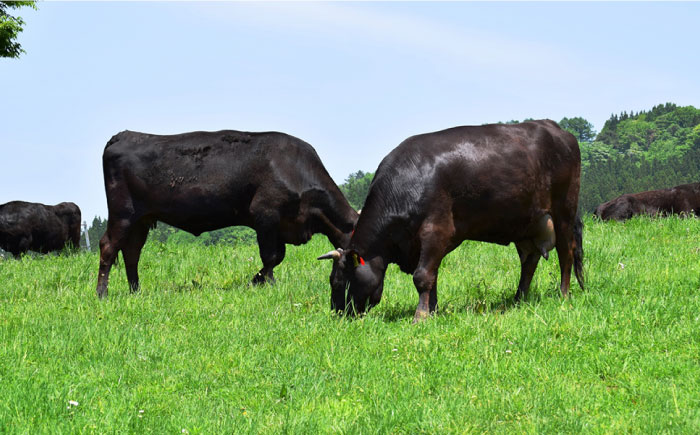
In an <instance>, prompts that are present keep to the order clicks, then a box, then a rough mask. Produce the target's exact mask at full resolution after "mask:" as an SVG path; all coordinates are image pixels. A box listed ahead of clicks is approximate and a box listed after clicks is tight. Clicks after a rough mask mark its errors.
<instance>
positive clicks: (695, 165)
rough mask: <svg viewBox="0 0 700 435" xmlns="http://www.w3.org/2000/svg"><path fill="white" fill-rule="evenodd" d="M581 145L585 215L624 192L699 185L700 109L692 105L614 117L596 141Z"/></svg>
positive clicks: (582, 205) (582, 190)
mask: <svg viewBox="0 0 700 435" xmlns="http://www.w3.org/2000/svg"><path fill="white" fill-rule="evenodd" d="M580 144H581V158H582V166H583V176H582V179H581V196H580V201H579V203H580V208H581V210H583V211H585V212H591V211H593V210H594V209H595V207H596V206H597V205H598V204H600V203H602V202H605V201H608V200H610V199H612V198H614V197H616V196H618V195H621V194H623V193H629V192H640V191H644V190H651V189H662V188H666V187H673V186H675V185H678V184H683V183H692V182H700V110H698V109H696V108H695V107H693V106H686V107H679V106H676V105H675V104H672V103H666V104H660V105H658V106H655V107H654V108H652V109H651V110H649V111H643V112H640V113H636V114H635V113H629V114H628V113H627V112H623V113H621V114H620V115H612V116H611V117H610V119H608V120H607V121H606V122H605V125H604V126H603V128H602V129H601V131H600V133H598V135H597V136H596V137H595V140H594V141H593V142H581V143H580Z"/></svg>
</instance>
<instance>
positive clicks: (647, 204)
mask: <svg viewBox="0 0 700 435" xmlns="http://www.w3.org/2000/svg"><path fill="white" fill-rule="evenodd" d="M696 210H700V183H692V184H681V185H680V186H676V187H671V188H669V189H660V190H649V191H646V192H640V193H626V194H624V195H620V196H618V197H617V198H615V199H613V200H610V201H608V202H605V203H603V204H600V205H599V206H598V207H597V208H596V209H595V213H594V214H595V215H596V216H598V217H599V218H601V219H603V220H611V219H613V220H617V221H624V220H627V219H629V218H631V217H632V216H634V215H638V214H648V215H652V216H654V215H665V214H674V213H688V214H694V215H696V214H697V212H696Z"/></svg>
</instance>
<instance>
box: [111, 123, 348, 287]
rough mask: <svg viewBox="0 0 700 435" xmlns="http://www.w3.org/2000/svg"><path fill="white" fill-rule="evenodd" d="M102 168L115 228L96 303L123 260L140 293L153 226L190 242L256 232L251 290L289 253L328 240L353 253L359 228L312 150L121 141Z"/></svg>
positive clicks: (247, 141) (265, 138) (149, 138)
mask: <svg viewBox="0 0 700 435" xmlns="http://www.w3.org/2000/svg"><path fill="white" fill-rule="evenodd" d="M102 166H103V170H104V179H105V190H106V192H107V206H108V210H109V218H108V222H107V231H106V232H105V234H104V236H103V237H102V239H101V240H100V269H99V276H98V279H97V295H98V296H100V297H104V296H106V295H107V285H108V280H109V270H110V267H111V266H112V264H113V263H114V260H115V258H116V256H117V254H118V253H119V251H122V255H123V256H124V266H125V268H126V276H127V279H128V281H129V285H130V286H131V290H132V291H136V290H138V288H139V278H138V270H137V269H138V262H139V257H140V255H141V249H142V248H143V245H144V243H145V242H146V236H147V235H148V231H149V228H151V227H152V226H153V225H155V223H156V221H162V222H165V223H167V224H170V225H173V226H175V227H177V228H180V229H183V230H185V231H188V232H190V233H192V234H194V235H199V234H201V233H203V232H205V231H211V230H216V229H219V228H223V227H228V226H232V225H245V226H248V227H251V228H253V229H254V230H255V231H256V232H257V239H258V247H259V249H260V258H261V259H262V264H263V267H262V269H261V270H260V271H259V272H258V273H257V274H255V276H254V277H253V283H254V284H260V283H264V282H273V281H274V276H273V269H274V267H275V266H277V265H278V264H280V263H281V262H282V259H283V258H284V254H285V244H287V243H290V244H294V245H300V244H303V243H306V242H307V241H309V240H310V239H311V236H312V235H313V234H314V233H322V234H324V235H326V236H327V237H328V239H329V240H330V242H331V243H332V244H333V246H335V247H341V246H347V243H348V241H349V240H350V233H351V232H352V229H353V226H354V224H355V222H356V221H357V212H355V210H353V209H352V207H351V206H350V204H348V202H347V200H346V199H345V197H344V196H343V194H342V193H341V192H340V189H338V186H336V184H335V183H334V182H333V179H331V177H330V175H328V172H327V171H326V168H325V167H324V166H323V163H321V159H320V158H319V157H318V155H317V154H316V151H315V150H314V149H313V147H311V145H309V144H308V143H306V142H304V141H302V140H300V139H297V138H295V137H293V136H290V135H287V134H284V133H277V132H266V133H248V132H241V131H234V130H224V131H218V132H194V133H184V134H177V135H169V136H161V135H154V134H146V133H137V132H131V131H123V132H121V133H119V134H117V135H116V136H114V137H112V139H111V140H110V141H109V142H108V143H107V146H106V147H105V150H104V154H103V156H102Z"/></svg>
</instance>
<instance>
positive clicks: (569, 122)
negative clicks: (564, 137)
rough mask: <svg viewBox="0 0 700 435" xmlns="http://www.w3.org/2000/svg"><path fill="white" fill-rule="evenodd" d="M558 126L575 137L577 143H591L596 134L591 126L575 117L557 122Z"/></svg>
mask: <svg viewBox="0 0 700 435" xmlns="http://www.w3.org/2000/svg"><path fill="white" fill-rule="evenodd" d="M559 126H560V127H561V128H563V129H564V130H566V131H568V132H569V133H571V134H573V135H574V136H576V139H577V140H578V141H579V142H592V141H593V138H595V135H596V132H595V130H593V124H591V123H590V122H588V121H586V120H585V119H583V118H581V117H580V116H577V117H575V118H564V119H562V120H561V121H559Z"/></svg>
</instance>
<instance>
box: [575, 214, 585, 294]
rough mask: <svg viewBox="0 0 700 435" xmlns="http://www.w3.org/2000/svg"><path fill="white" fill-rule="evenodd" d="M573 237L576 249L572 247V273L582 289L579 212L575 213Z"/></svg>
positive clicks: (581, 227) (581, 241)
mask: <svg viewBox="0 0 700 435" xmlns="http://www.w3.org/2000/svg"><path fill="white" fill-rule="evenodd" d="M574 239H575V241H576V249H574V273H576V279H577V280H578V285H579V286H581V289H583V220H581V213H580V212H579V213H576V223H575V224H574Z"/></svg>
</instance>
